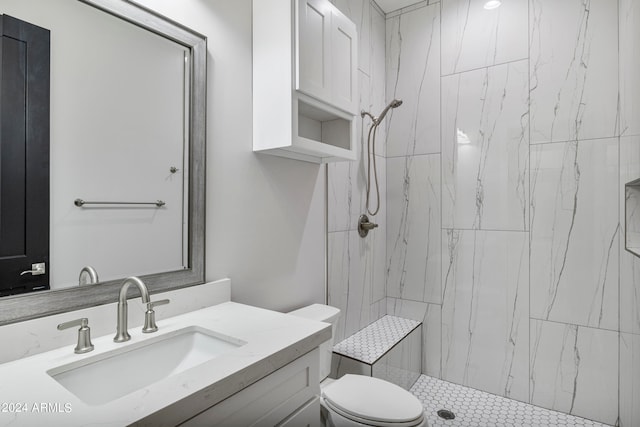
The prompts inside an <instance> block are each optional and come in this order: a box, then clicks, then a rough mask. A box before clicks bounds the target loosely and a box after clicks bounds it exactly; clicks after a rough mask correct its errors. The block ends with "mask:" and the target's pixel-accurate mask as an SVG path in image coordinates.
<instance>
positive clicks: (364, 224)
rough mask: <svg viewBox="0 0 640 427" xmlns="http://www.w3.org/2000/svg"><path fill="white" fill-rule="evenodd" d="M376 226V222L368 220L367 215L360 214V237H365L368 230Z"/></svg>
mask: <svg viewBox="0 0 640 427" xmlns="http://www.w3.org/2000/svg"><path fill="white" fill-rule="evenodd" d="M377 226H378V224H376V223H373V222H369V217H368V216H366V215H360V219H358V234H360V237H367V234H369V230H373V229H374V228H376V227H377Z"/></svg>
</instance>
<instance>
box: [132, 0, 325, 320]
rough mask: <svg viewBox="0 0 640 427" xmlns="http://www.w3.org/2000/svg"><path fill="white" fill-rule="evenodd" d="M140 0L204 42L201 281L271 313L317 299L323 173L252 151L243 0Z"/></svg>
mask: <svg viewBox="0 0 640 427" xmlns="http://www.w3.org/2000/svg"><path fill="white" fill-rule="evenodd" d="M140 3H141V4H143V5H146V6H147V7H149V8H152V9H154V10H156V11H158V12H159V13H161V14H164V15H166V16H168V17H170V18H172V19H174V20H176V21H178V22H180V23H181V24H184V25H187V26H189V27H190V28H192V29H194V30H195V31H198V32H200V33H201V34H204V35H205V36H207V38H208V51H209V55H208V83H207V84H208V87H207V91H208V94H207V95H208V96H207V109H208V112H207V216H206V227H207V236H206V251H207V255H206V256H207V259H206V277H207V280H212V279H215V278H220V277H231V278H232V280H233V289H232V300H234V301H238V302H242V303H247V304H252V305H256V306H260V307H265V308H270V309H276V310H288V309H291V308H294V307H298V306H301V305H303V304H307V303H312V302H324V292H325V261H324V260H325V235H326V233H325V230H326V227H325V220H324V209H325V207H324V206H325V168H324V167H322V166H318V165H314V164H310V163H304V162H299V161H295V160H290V159H282V158H277V157H271V156H268V155H256V154H254V153H253V151H252V129H251V106H252V104H251V102H252V94H251V75H252V74H251V72H252V71H251V1H250V0H240V1H226V0H209V1H203V0H183V1H180V2H175V1H171V0H144V1H140ZM283 66H286V65H283Z"/></svg>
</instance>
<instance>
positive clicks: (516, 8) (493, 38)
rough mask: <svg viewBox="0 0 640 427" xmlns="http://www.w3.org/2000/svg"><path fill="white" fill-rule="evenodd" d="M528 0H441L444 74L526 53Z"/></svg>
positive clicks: (518, 58)
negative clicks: (491, 3) (495, 2)
mask: <svg viewBox="0 0 640 427" xmlns="http://www.w3.org/2000/svg"><path fill="white" fill-rule="evenodd" d="M527 2H528V0H510V1H504V2H503V4H502V5H501V6H500V7H499V8H497V9H494V10H486V9H485V8H484V4H485V3H486V0H442V1H441V4H442V75H449V74H453V73H459V72H462V71H469V70H473V69H477V68H482V67H487V66H491V65H496V64H503V63H506V62H511V61H518V60H521V59H524V58H526V57H527V54H528V48H527V19H528V4H527Z"/></svg>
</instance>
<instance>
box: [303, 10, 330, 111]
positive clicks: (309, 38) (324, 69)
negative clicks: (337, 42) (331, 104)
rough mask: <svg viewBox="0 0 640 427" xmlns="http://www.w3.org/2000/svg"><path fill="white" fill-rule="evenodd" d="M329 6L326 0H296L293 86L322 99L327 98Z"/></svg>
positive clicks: (328, 78)
mask: <svg viewBox="0 0 640 427" xmlns="http://www.w3.org/2000/svg"><path fill="white" fill-rule="evenodd" d="M331 9H332V8H331V4H330V3H329V2H328V1H327V0H298V58H297V60H298V82H297V83H298V84H297V87H296V89H298V90H299V91H301V92H304V93H306V94H307V95H310V96H313V97H315V98H318V99H320V100H322V101H325V102H328V101H330V98H331V81H330V79H331V55H329V49H330V47H331Z"/></svg>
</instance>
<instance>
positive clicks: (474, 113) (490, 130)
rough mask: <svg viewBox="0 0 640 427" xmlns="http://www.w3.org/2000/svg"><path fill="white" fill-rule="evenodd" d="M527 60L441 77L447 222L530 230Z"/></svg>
mask: <svg viewBox="0 0 640 427" xmlns="http://www.w3.org/2000/svg"><path fill="white" fill-rule="evenodd" d="M528 88H529V86H528V71H527V61H519V62H513V63H510V64H506V65H498V66H495V67H490V68H483V69H480V70H475V71H470V72H467V73H462V74H455V75H452V76H447V77H443V78H442V132H443V134H442V182H443V194H442V222H443V227H444V228H464V229H482V230H527V229H528V225H529V209H528V203H527V201H528V193H529V179H528V173H529V171H528V156H529V131H528V111H529V110H528V97H529V89H528Z"/></svg>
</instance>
